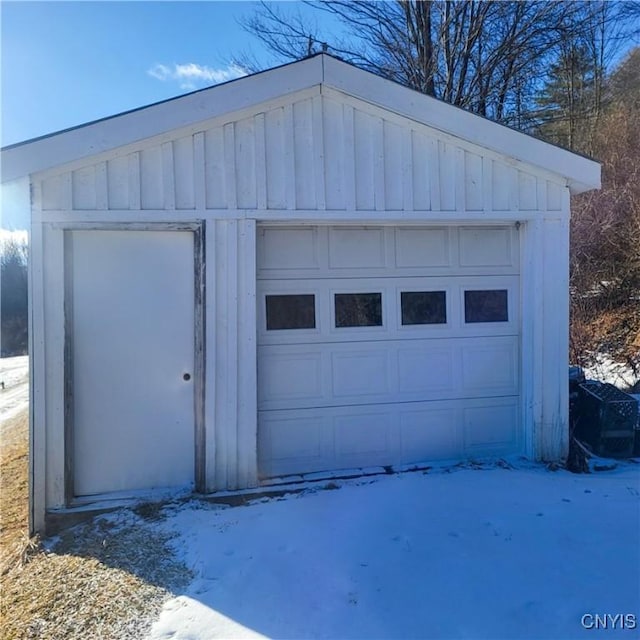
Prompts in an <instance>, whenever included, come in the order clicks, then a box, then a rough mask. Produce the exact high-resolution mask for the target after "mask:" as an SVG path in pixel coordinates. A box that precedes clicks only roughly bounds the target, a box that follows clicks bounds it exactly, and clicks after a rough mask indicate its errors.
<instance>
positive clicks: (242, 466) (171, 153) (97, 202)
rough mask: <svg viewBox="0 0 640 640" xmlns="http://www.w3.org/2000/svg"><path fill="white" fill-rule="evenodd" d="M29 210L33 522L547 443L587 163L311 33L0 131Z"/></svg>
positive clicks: (544, 448)
mask: <svg viewBox="0 0 640 640" xmlns="http://www.w3.org/2000/svg"><path fill="white" fill-rule="evenodd" d="M2 160H3V163H2V180H3V196H4V197H5V198H11V203H12V206H18V205H16V204H15V203H20V202H21V203H22V206H24V207H30V210H31V220H32V226H31V252H32V253H31V256H32V260H31V273H30V277H31V288H30V291H31V294H30V295H31V365H32V366H31V376H32V413H31V421H32V425H31V438H32V459H31V466H32V528H33V529H34V530H42V529H44V527H45V523H46V520H47V518H48V517H50V516H56V517H57V516H59V515H60V514H66V513H70V512H74V511H76V510H77V509H80V508H86V505H91V504H95V503H98V502H99V503H104V502H105V501H107V502H109V501H112V500H115V499H123V498H129V497H136V496H137V497H139V496H141V495H146V494H148V493H149V492H151V494H152V495H158V492H159V491H161V490H165V489H169V490H171V491H175V490H177V489H180V488H182V489H185V490H195V491H198V492H203V493H210V492H216V491H221V490H236V489H244V488H251V487H257V486H260V485H261V484H276V483H278V482H286V481H289V480H291V476H295V477H297V478H298V479H299V478H300V477H309V476H308V475H307V474H313V476H311V477H316V478H317V477H322V475H325V474H326V475H331V474H336V473H337V474H340V473H346V472H349V473H353V472H354V470H356V472H365V471H366V470H367V469H370V468H380V467H387V468H389V467H392V468H396V469H401V468H403V467H405V465H414V464H420V463H424V462H428V461H431V460H447V459H464V458H470V457H485V456H503V455H525V456H528V457H530V458H535V459H545V460H547V459H559V458H562V457H563V456H564V455H565V454H566V449H567V440H568V434H567V421H568V415H567V414H568V407H567V404H568V402H567V393H568V391H567V364H568V363H567V357H568V356H567V352H568V348H567V341H568V337H567V336H568V295H569V292H568V247H569V245H568V243H569V238H568V229H569V195H570V193H580V192H582V191H586V190H589V189H594V188H598V187H599V185H600V167H599V165H598V164H597V163H595V162H593V161H591V160H588V159H586V158H583V157H581V156H577V155H574V154H572V153H570V152H568V151H565V150H563V149H560V148H557V147H554V146H551V145H549V144H546V143H543V142H541V141H539V140H536V139H534V138H531V137H528V136H526V135H524V134H521V133H518V132H516V131H513V130H511V129H508V128H506V127H503V126H501V125H498V124H496V123H493V122H490V121H487V120H484V119H482V118H480V117H477V116H474V115H472V114H469V113H467V112H464V111H462V110H459V109H457V108H455V107H452V106H450V105H447V104H445V103H441V102H439V101H437V100H434V99H432V98H429V97H427V96H424V95H422V94H419V93H416V92H414V91H411V90H409V89H406V88H404V87H402V86H399V85H396V84H394V83H392V82H389V81H387V80H384V79H381V78H379V77H376V76H373V75H371V74H369V73H367V72H364V71H362V70H359V69H357V68H355V67H352V66H350V65H348V64H346V63H344V62H342V61H340V60H337V59H335V58H332V57H331V56H328V55H326V54H319V55H316V56H313V57H311V58H307V59H305V60H302V61H299V62H296V63H293V64H290V65H286V66H283V67H279V68H276V69H271V70H269V71H265V72H263V73H260V74H255V75H253V76H249V77H246V78H242V79H239V80H235V81H233V82H229V83H226V84H223V85H218V86H215V87H212V88H209V89H205V90H202V91H198V92H194V93H191V94H188V95H185V96H181V97H179V98H175V99H173V100H168V101H166V102H162V103H158V104H155V105H151V106H149V107H144V108H142V109H139V110H136V111H131V112H127V113H124V114H120V115H117V116H114V117H112V118H107V119H105V120H101V121H97V122H94V123H89V124H87V125H83V126H80V127H77V128H75V129H71V130H67V131H63V132H60V133H57V134H52V135H51V136H47V137H44V138H38V139H35V140H31V141H27V142H25V143H22V144H18V145H13V146H11V147H7V148H5V149H3V150H2Z"/></svg>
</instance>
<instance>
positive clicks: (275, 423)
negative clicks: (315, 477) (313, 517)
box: [258, 412, 334, 477]
mask: <svg viewBox="0 0 640 640" xmlns="http://www.w3.org/2000/svg"><path fill="white" fill-rule="evenodd" d="M333 449H334V446H333V433H332V431H331V429H330V423H329V421H328V419H327V417H326V416H324V415H322V414H318V413H317V412H304V413H299V412H287V413H284V414H277V413H276V414H273V415H269V414H266V415H262V416H260V421H259V429H258V456H259V459H260V461H261V465H260V473H261V474H262V475H264V476H267V477H269V476H273V475H281V474H283V475H286V474H292V473H300V472H302V471H303V470H304V471H306V472H311V471H321V470H323V469H326V468H327V464H329V463H330V461H331V460H332V459H333V457H334V456H333Z"/></svg>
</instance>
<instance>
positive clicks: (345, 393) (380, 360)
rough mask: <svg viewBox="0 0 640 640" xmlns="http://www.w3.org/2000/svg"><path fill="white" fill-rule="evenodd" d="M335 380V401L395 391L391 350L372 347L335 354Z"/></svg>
mask: <svg viewBox="0 0 640 640" xmlns="http://www.w3.org/2000/svg"><path fill="white" fill-rule="evenodd" d="M331 380H332V391H333V397H334V398H349V399H350V400H351V401H358V400H359V399H365V398H367V399H368V398H369V397H370V396H378V395H388V394H389V393H390V392H391V388H390V375H389V358H388V354H387V349H385V348H384V347H383V348H379V346H378V345H375V344H374V345H371V347H370V348H369V349H367V350H356V351H351V352H347V353H344V352H342V351H336V352H333V353H332V354H331Z"/></svg>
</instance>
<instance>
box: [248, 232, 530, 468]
mask: <svg viewBox="0 0 640 640" xmlns="http://www.w3.org/2000/svg"><path fill="white" fill-rule="evenodd" d="M519 282H520V279H519V241H518V232H517V229H516V228H515V227H439V228H433V227H429V228H425V227H416V228H407V227H357V228H356V227H306V228H278V227H265V228H262V229H260V231H259V235H258V309H259V311H258V408H259V415H258V423H259V427H258V433H259V438H258V457H259V470H260V474H261V476H262V477H273V476H278V475H287V474H294V473H306V472H314V471H325V470H335V469H348V468H354V467H366V466H374V465H375V466H377V465H401V464H410V463H417V462H422V461H428V460H437V459H447V458H460V457H469V456H480V455H503V454H507V453H514V452H517V451H519V450H520V448H521V444H522V443H521V440H522V438H521V435H520V428H519V423H520V419H519V394H520V379H519V377H520V318H519V307H520V305H519Z"/></svg>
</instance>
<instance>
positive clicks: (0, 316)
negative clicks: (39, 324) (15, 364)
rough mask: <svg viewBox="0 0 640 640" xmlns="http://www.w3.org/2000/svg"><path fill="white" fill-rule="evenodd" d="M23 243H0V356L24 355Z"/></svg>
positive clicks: (25, 247)
mask: <svg viewBox="0 0 640 640" xmlns="http://www.w3.org/2000/svg"><path fill="white" fill-rule="evenodd" d="M28 255H29V248H28V245H27V241H26V240H20V239H18V237H17V236H15V235H11V236H9V237H8V238H7V239H5V240H0V357H3V358H6V357H9V356H19V355H24V354H26V353H27V348H28V347H27V343H28V330H27V324H28V322H27V318H28V315H27V259H28Z"/></svg>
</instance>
